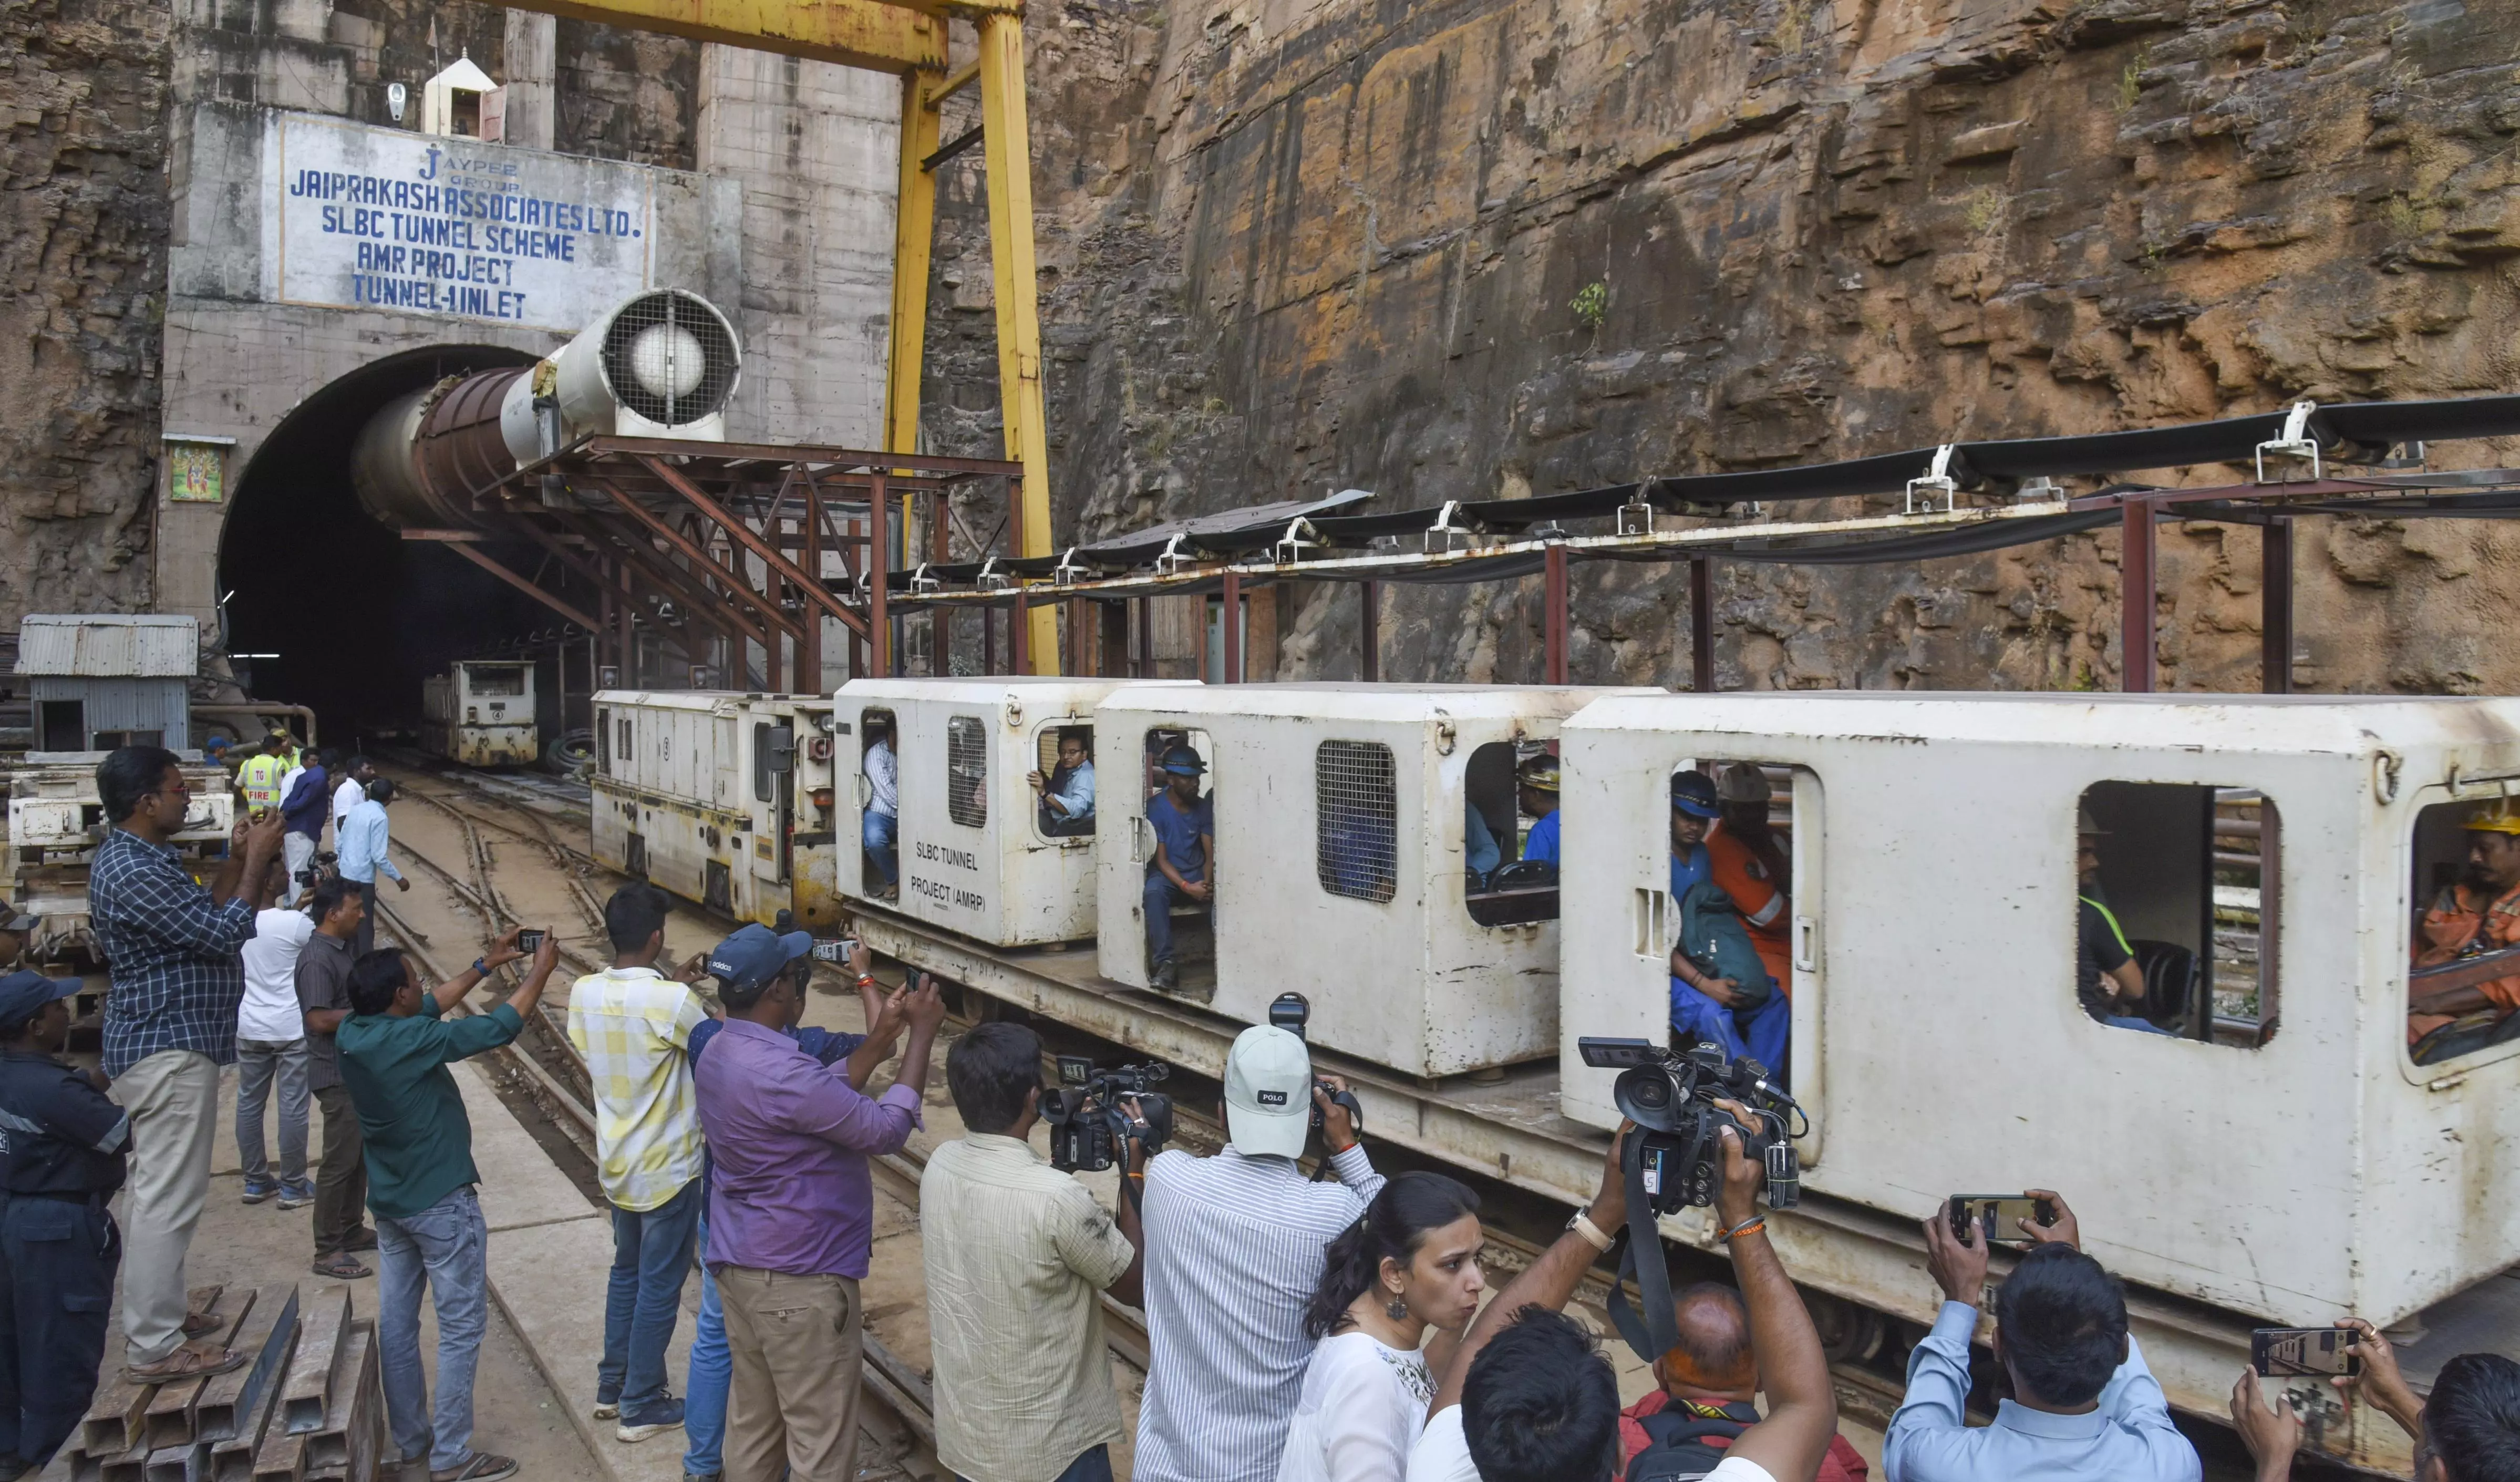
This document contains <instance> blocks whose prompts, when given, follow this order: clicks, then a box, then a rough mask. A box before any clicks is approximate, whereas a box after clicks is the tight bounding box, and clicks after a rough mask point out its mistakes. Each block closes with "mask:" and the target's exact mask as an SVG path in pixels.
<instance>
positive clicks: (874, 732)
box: [857, 709, 901, 900]
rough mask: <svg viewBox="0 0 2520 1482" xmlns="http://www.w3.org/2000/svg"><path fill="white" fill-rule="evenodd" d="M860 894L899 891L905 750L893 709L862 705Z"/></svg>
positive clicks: (881, 897)
mask: <svg viewBox="0 0 2520 1482" xmlns="http://www.w3.org/2000/svg"><path fill="white" fill-rule="evenodd" d="M857 728H858V739H859V744H860V747H861V749H860V751H859V753H858V777H857V787H858V808H859V819H858V827H859V842H860V845H861V847H860V849H859V851H858V857H859V872H860V873H859V876H858V888H859V893H861V894H863V895H866V896H869V897H872V898H875V899H877V900H888V899H891V898H892V897H894V896H895V895H896V894H898V892H899V886H900V874H901V846H900V842H899V840H898V839H897V838H896V837H895V835H896V834H897V833H898V832H899V831H900V813H901V786H900V784H901V767H900V761H901V758H900V753H899V751H898V750H897V749H896V748H895V747H894V745H893V740H892V733H893V723H892V712H891V711H889V710H872V709H871V710H861V711H859V712H858V719H857Z"/></svg>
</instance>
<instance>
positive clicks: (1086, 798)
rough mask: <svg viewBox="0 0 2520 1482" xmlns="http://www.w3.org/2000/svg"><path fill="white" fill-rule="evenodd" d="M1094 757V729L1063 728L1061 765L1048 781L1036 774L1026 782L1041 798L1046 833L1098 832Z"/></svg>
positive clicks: (1059, 743)
mask: <svg viewBox="0 0 2520 1482" xmlns="http://www.w3.org/2000/svg"><path fill="white" fill-rule="evenodd" d="M1093 753H1094V732H1093V728H1091V727H1088V726H1061V727H1059V728H1058V765H1057V767H1055V768H1053V769H1052V770H1051V773H1050V775H1049V776H1047V777H1044V776H1043V775H1042V774H1041V773H1039V772H1034V773H1030V774H1028V775H1027V776H1026V777H1025V778H1024V782H1025V783H1026V784H1028V785H1029V786H1031V787H1032V790H1033V791H1035V792H1037V793H1039V794H1040V804H1041V831H1042V832H1044V833H1046V834H1049V835H1050V836H1051V837H1053V838H1062V837H1072V836H1074V835H1077V834H1085V835H1089V836H1090V835H1091V834H1092V833H1093V832H1094V754H1093Z"/></svg>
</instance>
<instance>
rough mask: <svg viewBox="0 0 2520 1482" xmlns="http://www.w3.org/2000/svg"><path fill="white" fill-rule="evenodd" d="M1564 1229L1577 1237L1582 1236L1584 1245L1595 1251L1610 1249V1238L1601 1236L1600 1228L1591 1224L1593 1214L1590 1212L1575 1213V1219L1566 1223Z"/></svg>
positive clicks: (1585, 1210) (1583, 1210) (1579, 1211)
mask: <svg viewBox="0 0 2520 1482" xmlns="http://www.w3.org/2000/svg"><path fill="white" fill-rule="evenodd" d="M1566 1228H1567V1229H1569V1230H1571V1231H1573V1232H1575V1233H1576V1234H1577V1235H1582V1236H1583V1237H1584V1243H1585V1244H1587V1245H1590V1246H1592V1247H1593V1248H1594V1249H1595V1250H1599V1251H1607V1250H1608V1249H1609V1248H1610V1245H1611V1243H1612V1242H1611V1238H1610V1236H1608V1235H1604V1234H1602V1233H1601V1227H1600V1226H1598V1225H1596V1224H1594V1223H1593V1214H1592V1211H1591V1210H1588V1209H1579V1210H1577V1211H1575V1217H1574V1218H1573V1219H1571V1220H1568V1221H1567V1222H1566Z"/></svg>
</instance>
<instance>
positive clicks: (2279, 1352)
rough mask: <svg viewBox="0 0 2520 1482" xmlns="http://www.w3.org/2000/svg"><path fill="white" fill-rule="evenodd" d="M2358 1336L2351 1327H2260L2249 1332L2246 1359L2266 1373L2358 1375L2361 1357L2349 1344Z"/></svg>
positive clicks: (2360, 1369)
mask: <svg viewBox="0 0 2520 1482" xmlns="http://www.w3.org/2000/svg"><path fill="white" fill-rule="evenodd" d="M2357 1336H2358V1334H2357V1333H2356V1332H2355V1330H2354V1329H2353V1328H2351V1327H2261V1328H2258V1329H2256V1330H2254V1331H2252V1332H2251V1333H2250V1334H2249V1362H2250V1364H2251V1365H2253V1366H2254V1367H2255V1368H2256V1369H2257V1370H2258V1372H2260V1373H2262V1374H2268V1375H2275V1374H2343V1375H2344V1376H2346V1377H2347V1378H2360V1377H2362V1374H2363V1356H2362V1355H2361V1354H2358V1353H2355V1352H2353V1351H2352V1350H2351V1347H2350V1345H2351V1344H2352V1343H2353V1342H2354V1340H2355V1338H2356V1337H2357Z"/></svg>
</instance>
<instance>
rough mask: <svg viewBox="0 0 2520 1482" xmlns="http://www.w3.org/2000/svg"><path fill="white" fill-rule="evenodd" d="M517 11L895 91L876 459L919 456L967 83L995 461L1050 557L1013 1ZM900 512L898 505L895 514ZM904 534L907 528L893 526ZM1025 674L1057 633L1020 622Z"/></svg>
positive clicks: (752, 1) (696, 1)
mask: <svg viewBox="0 0 2520 1482" xmlns="http://www.w3.org/2000/svg"><path fill="white" fill-rule="evenodd" d="M507 3H508V4H510V5H511V7H512V8H514V9H517V10H525V11H534V12H538V13H542V14H546V15H553V16H565V17H568V18H569V19H571V20H576V21H595V22H603V23H604V24H607V25H618V26H623V27H626V28H629V29H632V30H648V31H660V32H663V33H664V34H666V35H672V36H684V37H688V38H690V39H691V40H694V41H713V42H717V43H720V44H722V45H726V46H742V47H749V48H751V49H753V50H755V51H764V52H774V53H778V54H780V55H782V56H789V57H802V58H805V59H807V60H809V61H814V62H832V63H837V64H839V65H840V66H842V67H865V68H868V69H870V70H873V71H881V72H892V73H895V74H897V75H898V76H899V77H900V78H901V195H900V201H899V204H898V214H897V216H896V219H895V224H894V229H893V248H892V353H891V363H890V365H889V367H888V368H887V372H886V377H885V385H884V411H883V448H882V450H881V451H883V452H886V453H913V452H916V451H918V448H919V376H920V368H921V365H922V356H923V354H924V352H925V347H926V338H927V267H928V254H929V250H930V247H932V245H933V243H934V240H935V231H936V173H935V172H936V167H937V166H938V165H940V164H942V163H944V162H945V160H947V159H949V158H951V157H953V156H955V155H958V154H961V153H962V152H963V151H964V150H965V149H967V148H969V146H970V144H971V143H972V142H973V141H972V140H971V138H970V136H969V135H965V136H964V137H963V138H960V139H957V140H955V141H953V142H952V143H951V144H940V141H939V134H940V133H941V127H940V111H941V109H942V108H943V106H944V102H945V100H946V99H948V98H950V97H952V96H953V95H954V94H956V93H958V92H961V91H962V90H963V89H964V88H966V87H969V86H971V85H972V84H973V83H977V84H978V85H979V89H980V127H979V128H978V130H976V132H977V134H978V135H979V138H978V141H977V142H978V144H979V146H980V148H981V150H982V152H983V154H982V158H983V161H984V170H985V173H986V174H987V176H988V182H989V262H990V267H991V270H992V272H993V274H994V276H995V280H996V289H997V310H998V394H999V397H1000V399H1001V401H1002V403H1003V406H1004V415H1005V421H1006V445H1007V447H1006V456H1007V460H1008V461H1009V462H1011V463H1019V464H1021V465H1023V491H1022V498H1021V500H1020V502H1019V505H1018V508H1019V509H1020V511H1021V518H1020V519H1019V520H1018V521H1017V523H1018V524H1019V526H1020V530H1019V532H1018V535H1019V538H1018V543H1017V547H1016V554H1018V555H1021V556H1048V555H1050V554H1052V547H1051V531H1050V441H1049V433H1048V428H1047V427H1046V426H1045V425H1044V422H1043V413H1042V392H1041V311H1040V306H1039V304H1038V303H1037V302H1036V300H1035V297H1034V288H1035V282H1036V279H1035V274H1034V262H1033V244H1032V149H1031V145H1030V142H1029V140H1030V135H1029V133H1028V128H1029V122H1028V120H1027V118H1026V116H1025V112H1024V70H1023V6H1022V4H1021V0H795V3H782V0H507ZM949 18H950V19H954V20H960V21H967V22H971V24H972V25H973V26H974V27H975V28H976V29H977V30H978V32H979V37H980V48H979V54H978V55H977V56H976V57H974V58H973V59H972V60H971V61H970V62H969V63H967V64H966V65H965V66H963V67H950V59H949V58H948V57H947V55H946V46H945V37H946V25H945V22H946V21H947V20H948V19H949ZM904 508H905V513H906V512H907V505H906V504H905V507H904ZM902 528H905V529H906V528H907V524H906V522H905V524H904V525H903V526H902ZM1030 615H1031V624H1032V626H1031V631H1030V632H1029V634H1028V635H1027V638H1028V639H1029V642H1028V644H1027V648H1028V650H1029V656H1030V658H1031V660H1032V667H1033V671H1034V672H1035V673H1038V674H1056V673H1057V672H1058V624H1057V616H1056V615H1055V613H1054V612H1053V611H1052V609H1051V608H1050V607H1049V606H1046V605H1045V606H1037V607H1035V608H1033V609H1032V611H1031V614H1030Z"/></svg>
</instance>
